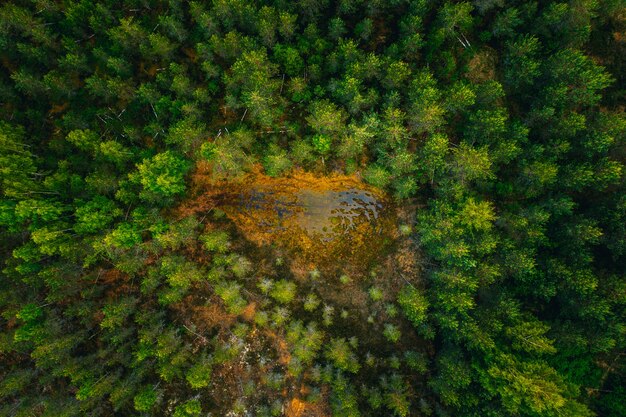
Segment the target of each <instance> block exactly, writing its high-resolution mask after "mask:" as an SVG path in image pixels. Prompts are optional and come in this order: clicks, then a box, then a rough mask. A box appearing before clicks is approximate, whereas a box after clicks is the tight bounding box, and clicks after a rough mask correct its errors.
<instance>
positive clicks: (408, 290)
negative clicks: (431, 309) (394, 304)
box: [398, 285, 428, 326]
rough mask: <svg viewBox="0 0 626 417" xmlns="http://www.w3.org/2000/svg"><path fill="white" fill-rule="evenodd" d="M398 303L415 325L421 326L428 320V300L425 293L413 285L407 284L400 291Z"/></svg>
mask: <svg viewBox="0 0 626 417" xmlns="http://www.w3.org/2000/svg"><path fill="white" fill-rule="evenodd" d="M398 304H400V307H401V308H402V311H403V312H404V314H405V315H406V317H407V318H408V319H409V320H410V321H411V323H413V325H414V326H419V325H421V324H422V323H424V321H425V320H426V311H427V310H428V301H427V299H426V297H424V295H423V294H422V293H421V292H420V291H419V290H417V289H416V288H415V287H413V286H412V285H407V286H405V287H403V288H402V290H400V292H399V293H398Z"/></svg>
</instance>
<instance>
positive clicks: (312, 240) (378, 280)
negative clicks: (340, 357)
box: [173, 164, 429, 416]
mask: <svg viewBox="0 0 626 417" xmlns="http://www.w3.org/2000/svg"><path fill="white" fill-rule="evenodd" d="M190 195H191V198H189V199H188V200H186V201H185V202H183V204H181V205H180V206H179V207H178V208H176V210H175V212H174V213H173V214H174V215H175V216H176V217H180V218H183V217H187V216H189V215H195V216H196V217H198V218H199V219H200V220H201V221H204V219H205V218H210V221H207V222H206V223H207V226H206V228H207V231H209V230H215V229H216V228H219V229H221V230H227V231H228V233H229V234H230V236H231V237H232V246H233V249H235V250H236V252H237V253H239V254H242V255H244V256H245V257H246V258H247V259H248V260H249V262H250V264H251V265H253V270H252V271H251V273H250V274H251V276H250V277H248V278H245V279H244V287H245V290H244V291H245V294H246V296H247V298H248V300H249V305H248V306H247V307H246V309H245V310H244V312H243V313H242V314H241V315H240V318H241V319H242V320H243V321H244V322H248V323H250V324H251V325H252V326H253V327H254V326H256V324H255V321H254V318H255V314H256V313H257V312H258V310H259V309H260V308H262V307H263V296H261V295H260V294H259V288H258V285H259V282H260V281H261V280H262V279H264V278H266V277H269V278H273V279H276V280H277V279H283V280H288V281H290V282H294V283H296V285H297V287H298V294H299V299H300V300H302V299H304V297H305V296H306V295H308V294H316V296H317V297H318V298H319V299H320V301H321V306H320V311H321V309H322V308H331V309H332V310H333V312H334V319H333V322H332V325H328V326H326V327H327V328H326V331H327V332H328V333H329V334H330V335H331V336H333V337H345V338H350V337H356V338H358V340H359V349H358V350H359V354H360V356H361V355H362V356H367V355H374V356H376V357H379V358H384V357H390V356H393V355H394V354H395V353H396V352H397V351H398V346H397V345H394V344H390V343H389V342H388V341H387V340H386V339H385V338H384V337H383V329H384V324H385V323H390V322H394V323H397V325H398V327H399V329H400V331H401V332H402V334H403V338H402V341H401V343H402V345H404V346H406V347H407V348H413V349H415V348H420V349H426V350H429V348H428V345H427V344H426V343H425V342H424V341H423V340H419V339H418V338H417V337H416V336H415V332H414V331H412V330H411V325H410V323H408V322H407V321H406V320H398V319H399V318H400V313H399V312H398V311H394V308H391V309H390V306H394V303H395V301H396V298H397V293H398V291H399V290H400V289H401V288H402V287H403V286H405V285H406V284H411V285H414V286H416V287H419V286H421V283H420V282H419V281H418V280H419V278H420V277H421V276H422V262H421V259H420V256H419V253H420V251H419V248H418V245H417V243H416V242H415V241H414V240H412V239H411V237H410V234H409V233H402V232H401V229H402V227H404V228H407V227H408V228H410V230H413V229H414V228H415V225H414V222H415V220H414V219H416V211H417V210H418V209H419V207H420V206H419V204H418V203H416V202H407V201H405V202H404V203H403V204H402V205H398V204H395V203H394V201H393V200H392V199H391V198H389V197H388V196H387V195H385V194H384V193H383V192H381V191H380V190H378V189H375V188H373V187H371V186H368V185H366V184H364V183H363V182H361V181H360V179H359V178H358V177H357V176H355V175H352V176H346V175H328V176H321V175H316V174H312V173H305V172H299V171H295V172H292V173H291V174H290V175H287V176H283V177H280V178H272V177H269V176H267V175H264V174H263V173H262V172H261V170H260V169H254V170H253V171H252V172H250V173H249V174H248V175H247V176H245V177H243V178H241V179H240V180H238V181H229V182H227V181H217V180H214V179H213V177H212V175H211V172H210V168H209V166H208V165H202V164H200V165H199V166H198V167H197V168H196V171H195V173H194V175H193V187H192V191H191V194H190ZM204 256H205V255H204V254H202V253H195V254H193V257H195V258H198V260H200V261H201V260H202V258H203V257H204ZM416 278H417V280H416ZM410 281H412V282H410ZM374 290H375V291H376V294H377V295H376V296H374V295H373V294H374ZM202 293H203V292H202V291H198V292H196V293H195V294H194V295H193V296H191V297H190V298H188V299H187V300H185V302H184V303H183V305H181V311H180V313H181V314H182V315H183V316H186V317H187V320H186V322H187V323H188V324H189V326H193V328H196V329H200V330H201V331H205V332H210V331H212V330H211V329H216V328H226V327H229V325H230V324H232V323H233V322H234V321H235V320H237V317H236V316H234V315H231V314H228V313H227V312H226V311H225V310H224V309H223V308H217V307H216V306H218V305H219V304H220V303H219V300H213V301H214V302H211V303H208V304H207V302H206V300H203V299H202ZM190 306H191V308H190ZM207 306H208V307H207ZM185 309H188V310H189V311H187V312H186V313H185V312H184V311H182V310H185ZM291 313H292V317H293V318H300V319H304V320H305V321H306V320H311V319H313V320H315V316H316V315H317V313H310V312H307V311H305V310H304V309H303V307H302V304H301V303H300V302H298V303H297V305H295V306H293V307H292V310H291ZM317 319H319V317H318V318H317ZM252 334H254V335H255V337H254V338H252V339H254V340H252V339H251V338H248V339H249V340H247V345H248V346H249V349H248V352H247V354H246V355H247V357H246V358H242V360H241V361H239V362H235V363H233V364H230V365H229V366H228V368H227V369H226V368H225V369H222V370H216V374H217V375H220V378H219V380H220V384H221V387H222V390H223V391H224V393H225V395H226V393H228V392H231V393H232V392H239V391H240V390H241V389H242V388H241V382H240V381H242V380H243V381H245V380H261V379H263V378H264V377H265V375H267V374H268V373H269V372H271V370H272V366H269V365H261V364H260V363H258V362H259V358H260V357H266V358H267V357H271V358H273V359H272V361H273V362H274V363H275V364H277V365H279V366H281V367H284V368H286V367H287V364H288V363H289V360H290V353H289V350H288V349H287V347H286V346H287V344H286V341H285V335H284V334H282V332H275V331H272V330H270V329H263V328H257V330H256V331H255V332H252ZM251 365H252V366H251ZM250 369H254V371H253V373H254V375H251V374H250ZM367 374H371V375H374V374H375V373H369V372H368V373H365V375H364V376H363V378H364V379H368V378H369V377H370V376H371V375H369V376H368V375H367ZM287 375H289V373H287ZM288 378H289V380H290V382H289V384H288V385H287V386H288V388H287V389H286V390H285V391H283V392H282V393H281V396H282V398H283V399H284V400H286V401H287V402H286V403H285V404H288V406H287V409H286V410H285V413H287V415H291V416H302V415H319V416H322V415H327V414H326V413H325V412H324V411H323V410H325V409H327V407H324V406H323V404H324V403H325V402H326V401H324V399H322V401H321V403H320V402H317V403H315V404H311V403H308V402H307V401H305V398H304V397H305V395H304V394H303V393H304V392H306V387H305V386H304V385H303V384H302V382H301V381H302V378H301V377H296V376H295V375H292V376H291V377H288ZM216 380H217V379H216ZM216 388H218V387H216ZM323 396H324V395H322V397H323ZM224 399H225V401H228V400H227V399H226V397H224ZM225 405H226V404H225ZM313 410H317V412H315V411H313Z"/></svg>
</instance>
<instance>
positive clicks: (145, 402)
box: [133, 386, 157, 411]
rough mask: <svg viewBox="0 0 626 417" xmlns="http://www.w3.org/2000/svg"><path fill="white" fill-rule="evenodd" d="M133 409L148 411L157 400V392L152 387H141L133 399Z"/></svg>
mask: <svg viewBox="0 0 626 417" xmlns="http://www.w3.org/2000/svg"><path fill="white" fill-rule="evenodd" d="M133 401H134V404H135V410H137V411H150V410H151V409H152V407H153V406H154V404H155V403H156V401H157V392H156V390H155V389H154V387H151V386H147V387H145V388H143V389H142V390H141V391H139V393H138V394H137V395H135V398H134V399H133Z"/></svg>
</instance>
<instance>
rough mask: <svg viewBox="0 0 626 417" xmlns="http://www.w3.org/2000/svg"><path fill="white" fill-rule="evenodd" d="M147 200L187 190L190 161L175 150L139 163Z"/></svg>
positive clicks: (143, 193) (143, 195)
mask: <svg viewBox="0 0 626 417" xmlns="http://www.w3.org/2000/svg"><path fill="white" fill-rule="evenodd" d="M137 169H138V174H139V182H140V183H141V186H142V191H141V193H140V194H139V195H140V197H142V198H143V199H145V200H148V201H158V200H159V199H162V198H165V199H167V198H170V197H173V196H175V195H177V194H181V193H183V192H184V191H185V188H186V187H185V182H184V178H185V174H186V173H187V170H188V169H189V163H188V162H187V161H186V160H185V159H183V158H181V157H180V156H178V155H176V154H175V153H173V152H170V151H166V152H163V153H159V154H157V155H155V156H154V157H152V158H150V159H145V160H144V161H143V162H142V163H141V164H139V165H137Z"/></svg>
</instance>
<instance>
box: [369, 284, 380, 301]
mask: <svg viewBox="0 0 626 417" xmlns="http://www.w3.org/2000/svg"><path fill="white" fill-rule="evenodd" d="M367 293H368V294H369V295H370V298H371V299H372V301H380V300H382V298H383V291H382V290H381V289H380V288H378V287H371V288H370V289H369V290H368V291H367Z"/></svg>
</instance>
